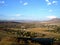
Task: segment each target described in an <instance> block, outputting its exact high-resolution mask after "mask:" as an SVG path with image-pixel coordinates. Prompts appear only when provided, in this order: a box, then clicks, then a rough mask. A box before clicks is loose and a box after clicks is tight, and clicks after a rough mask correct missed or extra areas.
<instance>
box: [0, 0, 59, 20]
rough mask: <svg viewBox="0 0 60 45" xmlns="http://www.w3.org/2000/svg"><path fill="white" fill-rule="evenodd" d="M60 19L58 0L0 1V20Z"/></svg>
mask: <svg viewBox="0 0 60 45" xmlns="http://www.w3.org/2000/svg"><path fill="white" fill-rule="evenodd" d="M53 18H60V0H0V20H48V19H53Z"/></svg>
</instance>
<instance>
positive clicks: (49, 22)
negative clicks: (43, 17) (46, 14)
mask: <svg viewBox="0 0 60 45" xmlns="http://www.w3.org/2000/svg"><path fill="white" fill-rule="evenodd" d="M41 23H44V24H55V25H56V24H59V25H60V18H54V19H51V20H48V21H43V22H41Z"/></svg>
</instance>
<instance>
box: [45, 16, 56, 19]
mask: <svg viewBox="0 0 60 45" xmlns="http://www.w3.org/2000/svg"><path fill="white" fill-rule="evenodd" d="M46 17H47V18H49V19H54V18H57V16H46Z"/></svg>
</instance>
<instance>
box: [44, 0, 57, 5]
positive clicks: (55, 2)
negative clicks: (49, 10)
mask: <svg viewBox="0 0 60 45" xmlns="http://www.w3.org/2000/svg"><path fill="white" fill-rule="evenodd" d="M45 1H46V3H47V5H53V4H57V2H58V1H50V0H45Z"/></svg>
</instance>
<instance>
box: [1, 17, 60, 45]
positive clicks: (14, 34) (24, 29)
mask: <svg viewBox="0 0 60 45" xmlns="http://www.w3.org/2000/svg"><path fill="white" fill-rule="evenodd" d="M18 37H22V38H54V41H53V45H59V44H60V19H59V18H57V19H52V20H49V21H2V20H1V21H0V45H24V44H25V45H40V44H39V43H36V42H34V43H33V42H31V41H30V40H28V43H26V42H25V41H23V40H22V39H21V40H20V41H18Z"/></svg>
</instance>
